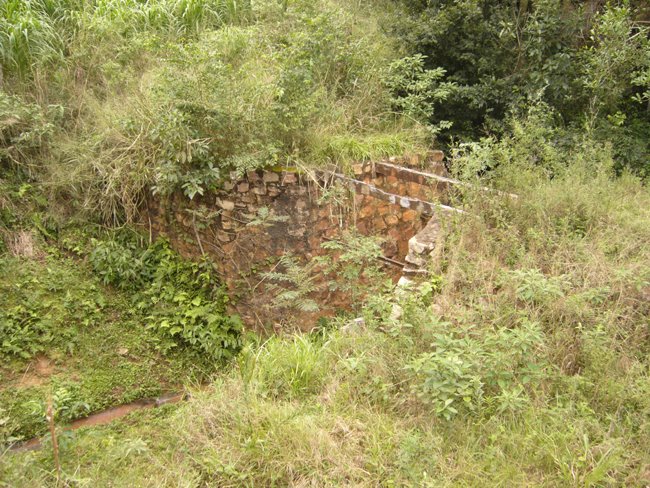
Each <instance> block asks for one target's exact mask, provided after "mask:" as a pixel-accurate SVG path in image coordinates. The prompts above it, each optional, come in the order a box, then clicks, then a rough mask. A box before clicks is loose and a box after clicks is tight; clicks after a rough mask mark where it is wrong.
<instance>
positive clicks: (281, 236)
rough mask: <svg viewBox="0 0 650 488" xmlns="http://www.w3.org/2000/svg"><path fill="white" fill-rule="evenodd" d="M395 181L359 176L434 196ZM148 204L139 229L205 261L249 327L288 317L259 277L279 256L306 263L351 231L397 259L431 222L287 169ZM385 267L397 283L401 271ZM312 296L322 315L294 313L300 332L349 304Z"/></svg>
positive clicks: (325, 177) (327, 178) (327, 179)
mask: <svg viewBox="0 0 650 488" xmlns="http://www.w3.org/2000/svg"><path fill="white" fill-rule="evenodd" d="M394 177H395V175H391V174H372V173H367V174H366V173H365V170H364V173H363V181H364V182H367V183H368V184H372V185H377V186H381V187H383V188H387V189H391V190H395V192H402V194H404V195H409V196H410V195H411V194H414V195H417V196H418V197H424V196H427V197H435V195H432V194H431V193H430V188H431V186H430V185H429V189H426V188H425V187H426V186H427V183H426V182H422V183H418V182H417V181H403V180H402V179H399V178H397V180H398V181H395V180H394V179H393V178H394ZM350 181H355V180H354V179H350ZM337 182H338V183H337ZM341 183H343V184H342V190H340V191H338V192H336V194H337V196H338V197H337V198H336V199H332V198H327V195H328V194H332V193H334V192H333V191H332V189H333V188H334V187H333V185H336V184H339V185H340V184H341ZM369 188H370V187H369ZM410 201H417V198H410ZM147 206H148V209H147V216H148V218H147V219H146V222H145V223H144V224H143V225H145V226H149V231H150V232H151V234H152V235H154V236H166V237H167V238H169V239H170V241H171V243H172V246H173V247H174V248H175V249H176V250H178V251H179V252H180V253H181V254H182V255H184V256H186V257H190V258H197V257H200V256H201V255H206V256H208V257H209V258H210V259H211V260H212V261H213V262H214V263H215V266H216V267H217V270H218V272H219V273H220V275H221V277H222V279H223V281H224V283H225V284H226V285H227V287H228V291H229V294H230V296H231V297H233V299H234V300H233V305H232V307H233V310H232V312H236V313H239V314H240V315H241V316H242V318H243V320H244V322H245V323H247V324H248V325H249V326H253V327H267V326H269V325H270V326H275V325H277V324H280V323H282V322H284V321H285V320H286V319H287V318H288V317H286V316H284V315H282V314H281V313H280V312H277V311H273V309H272V307H269V306H268V305H269V304H270V303H271V302H272V294H271V293H270V291H269V287H268V286H267V285H268V283H267V281H266V280H265V279H264V277H263V273H264V272H266V271H269V270H271V269H272V268H273V267H274V266H275V264H276V263H277V260H278V258H279V257H281V256H282V255H284V254H286V253H292V254H293V255H294V256H296V257H297V258H299V259H300V260H301V261H303V262H307V261H309V260H311V259H313V258H314V257H316V256H318V255H321V254H323V253H324V251H323V249H322V247H321V245H322V244H323V242H325V241H326V240H328V239H333V238H336V237H337V236H339V235H340V234H341V233H342V232H343V231H345V230H346V229H350V228H353V227H356V228H357V229H358V231H359V232H361V233H362V234H365V235H380V236H382V237H384V238H385V243H384V254H385V256H386V257H387V258H389V260H390V259H392V260H395V261H403V259H404V257H405V256H406V255H407V254H408V252H409V247H408V241H409V239H410V238H411V237H413V236H414V235H415V234H417V233H418V232H419V231H420V230H421V229H422V228H423V227H424V226H425V225H426V223H427V221H428V218H429V216H430V215H429V214H428V213H427V212H423V211H422V208H420V207H418V206H416V205H411V204H409V205H404V204H403V202H402V204H400V202H392V201H389V200H386V199H381V198H377V197H376V196H375V195H371V194H370V192H364V191H363V189H362V190H359V189H358V188H355V186H354V184H349V182H346V181H342V180H341V179H340V178H337V177H333V176H332V175H331V174H320V175H319V176H317V177H315V176H313V175H312V176H310V175H307V174H299V173H297V172H295V171H291V170H283V171H261V170H259V171H251V172H248V173H247V174H246V175H244V176H241V177H233V178H231V179H230V180H229V181H226V182H225V183H224V184H223V186H222V188H221V189H219V190H217V191H214V192H211V193H209V194H206V195H204V196H202V197H200V198H197V199H195V200H194V201H189V200H188V199H187V198H185V197H184V196H182V195H173V196H172V197H170V198H168V199H166V200H160V199H157V200H151V201H149V202H148V205H147ZM411 207H413V208H411ZM386 266H387V267H386V271H388V272H389V273H390V274H391V275H392V276H393V277H394V278H395V280H397V279H398V278H399V276H400V275H401V268H400V267H398V266H395V265H394V264H392V265H391V264H386ZM322 279H323V280H324V279H325V277H323V278H322ZM314 298H315V299H316V300H317V302H319V304H320V305H321V311H320V312H319V313H316V314H300V315H301V323H302V325H303V326H304V327H305V328H309V327H311V326H313V324H314V323H315V321H316V320H317V319H318V317H319V316H321V315H327V314H331V313H333V312H335V311H336V310H337V309H342V308H346V307H347V306H348V305H349V303H348V300H347V297H346V296H343V295H341V294H332V293H329V292H327V291H324V292H321V293H320V294H319V296H316V297H314Z"/></svg>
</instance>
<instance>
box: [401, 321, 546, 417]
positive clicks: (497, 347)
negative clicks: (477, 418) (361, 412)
mask: <svg viewBox="0 0 650 488" xmlns="http://www.w3.org/2000/svg"><path fill="white" fill-rule="evenodd" d="M434 337H435V338H434V342H433V344H432V345H431V346H432V348H433V351H431V352H426V353H423V354H421V355H419V356H418V357H417V358H415V359H413V360H412V361H411V362H410V363H409V364H408V365H407V367H406V368H407V370H408V371H411V372H412V373H413V374H414V375H415V378H416V379H417V380H418V381H416V382H415V383H414V384H413V389H414V391H415V393H416V394H417V396H418V397H419V398H420V399H422V400H423V401H424V402H426V403H430V404H431V405H432V406H433V407H434V409H435V412H436V414H438V415H440V416H441V417H444V418H447V419H449V418H451V417H453V416H455V415H457V414H459V413H460V412H462V411H475V410H477V409H478V408H480V407H484V406H485V405H486V404H487V405H490V404H492V405H493V406H496V410H499V411H502V410H507V409H510V408H512V407H513V406H515V405H517V404H520V403H521V402H524V401H525V399H524V398H523V397H521V394H522V393H523V389H522V388H523V386H525V385H527V384H529V383H531V382H535V381H537V380H539V379H540V372H541V370H540V365H541V364H542V363H541V362H540V360H539V358H537V357H536V356H535V355H533V353H534V352H535V350H536V349H537V348H539V347H540V346H541V344H542V343H543V335H542V333H541V331H540V329H539V325H537V324H535V323H533V322H530V321H528V320H524V321H523V323H522V324H521V325H520V326H518V327H516V328H513V329H499V330H497V331H489V332H487V333H485V335H483V336H479V337H473V336H472V333H471V330H467V331H466V332H465V335H464V336H461V337H457V336H456V335H455V334H451V333H444V332H443V333H438V334H435V336H434Z"/></svg>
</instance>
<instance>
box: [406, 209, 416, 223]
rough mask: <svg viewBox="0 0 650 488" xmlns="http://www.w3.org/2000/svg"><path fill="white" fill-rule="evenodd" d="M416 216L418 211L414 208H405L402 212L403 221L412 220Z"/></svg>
mask: <svg viewBox="0 0 650 488" xmlns="http://www.w3.org/2000/svg"><path fill="white" fill-rule="evenodd" d="M417 218H418V213H417V212H416V211H415V210H407V211H406V212H404V213H402V220H403V221H404V222H413V221H414V220H415V219H417Z"/></svg>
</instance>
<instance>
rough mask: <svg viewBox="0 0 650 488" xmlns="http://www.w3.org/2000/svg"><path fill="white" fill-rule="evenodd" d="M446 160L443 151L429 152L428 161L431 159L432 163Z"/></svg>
mask: <svg viewBox="0 0 650 488" xmlns="http://www.w3.org/2000/svg"><path fill="white" fill-rule="evenodd" d="M444 158H445V153H444V152H442V151H438V150H435V151H429V153H428V154H427V159H429V160H430V161H432V162H435V163H439V162H441V161H442V160H443V159H444Z"/></svg>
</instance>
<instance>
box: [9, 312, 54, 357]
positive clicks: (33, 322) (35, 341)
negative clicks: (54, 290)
mask: <svg viewBox="0 0 650 488" xmlns="http://www.w3.org/2000/svg"><path fill="white" fill-rule="evenodd" d="M0 339H1V341H2V342H0V353H1V354H2V355H5V356H11V355H17V356H20V357H22V358H24V359H28V358H30V357H32V356H34V355H36V354H37V353H39V352H42V351H44V350H45V348H46V347H47V345H49V344H50V343H51V342H52V341H53V339H54V331H53V330H52V321H51V318H50V319H48V317H47V316H41V311H40V310H34V309H32V308H30V309H28V308H26V307H25V306H23V305H18V306H16V307H12V308H10V309H8V310H0Z"/></svg>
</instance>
